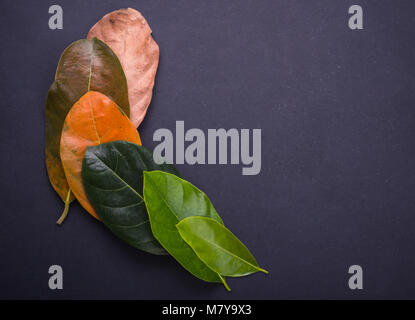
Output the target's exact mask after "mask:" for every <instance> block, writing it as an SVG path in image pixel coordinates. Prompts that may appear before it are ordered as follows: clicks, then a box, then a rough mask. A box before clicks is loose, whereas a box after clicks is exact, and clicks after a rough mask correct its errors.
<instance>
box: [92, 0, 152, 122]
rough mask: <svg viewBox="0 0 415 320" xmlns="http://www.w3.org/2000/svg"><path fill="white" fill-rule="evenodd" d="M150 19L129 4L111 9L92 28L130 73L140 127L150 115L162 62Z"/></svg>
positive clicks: (133, 118)
mask: <svg viewBox="0 0 415 320" xmlns="http://www.w3.org/2000/svg"><path fill="white" fill-rule="evenodd" d="M151 32H152V31H151V29H150V26H149V25H148V23H147V21H146V19H145V18H144V17H143V16H142V15H141V13H140V12H138V11H137V10H134V9H131V8H128V9H120V10H116V11H113V12H111V13H108V14H107V15H105V16H104V17H103V18H102V19H101V20H99V21H98V22H97V23H96V24H95V25H94V26H93V27H92V28H91V30H90V31H89V33H88V37H87V38H88V39H91V38H93V37H97V38H98V39H100V40H101V41H103V42H105V43H106V44H107V45H108V46H109V47H110V48H111V49H112V51H114V53H115V54H116V55H117V56H118V59H119V60H120V62H121V65H122V67H123V69H124V73H125V76H126V77H127V84H128V98H129V101H130V119H131V122H132V123H133V124H134V125H135V126H136V127H138V126H139V125H140V123H141V121H143V119H144V116H145V115H146V112H147V108H148V106H149V104H150V101H151V97H152V94H153V86H154V78H155V76H156V72H157V67H158V62H159V47H158V45H157V43H156V42H155V41H154V39H153V37H152V36H151Z"/></svg>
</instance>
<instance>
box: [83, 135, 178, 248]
mask: <svg viewBox="0 0 415 320" xmlns="http://www.w3.org/2000/svg"><path fill="white" fill-rule="evenodd" d="M144 170H146V171H149V170H164V171H167V172H171V173H175V174H178V172H177V170H176V169H175V168H174V167H173V166H172V165H168V164H163V165H157V164H156V163H154V161H153V155H152V153H151V151H149V150H147V149H146V148H144V147H142V146H138V145H136V144H134V143H130V142H127V141H114V142H109V143H104V144H100V145H98V146H95V147H88V148H87V150H86V152H85V156H84V159H83V164H82V179H83V184H84V188H85V192H86V195H87V197H88V200H89V201H90V202H91V204H92V206H93V207H94V209H95V211H96V212H97V214H98V215H99V217H100V218H101V220H102V221H103V223H104V224H105V225H106V226H107V227H108V228H109V229H110V230H111V231H112V232H113V233H114V234H115V235H116V236H117V237H119V238H120V239H122V240H124V241H125V242H127V243H128V244H130V245H132V246H133V247H135V248H138V249H141V250H144V251H147V252H150V253H153V254H166V252H165V251H164V250H163V248H162V247H161V246H160V244H159V243H158V242H157V240H156V239H154V237H153V234H152V232H151V228H150V223H149V220H148V215H147V211H146V207H145V204H144V201H143V171H144Z"/></svg>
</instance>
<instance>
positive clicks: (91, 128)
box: [60, 91, 141, 219]
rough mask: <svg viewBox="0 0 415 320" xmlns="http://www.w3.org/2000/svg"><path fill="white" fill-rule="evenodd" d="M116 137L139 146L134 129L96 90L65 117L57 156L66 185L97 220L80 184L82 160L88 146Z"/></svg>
mask: <svg viewBox="0 0 415 320" xmlns="http://www.w3.org/2000/svg"><path fill="white" fill-rule="evenodd" d="M116 140H125V141H129V142H133V143H135V144H138V145H141V141H140V136H139V135H138V132H137V129H136V128H135V127H134V125H133V124H132V123H131V121H130V120H129V119H128V117H127V116H126V115H125V114H124V113H123V112H122V111H121V110H120V109H119V108H118V106H117V105H116V104H115V103H114V102H113V101H112V100H111V99H109V98H108V97H107V96H105V95H103V94H102V93H99V92H96V91H90V92H88V93H86V94H85V95H83V96H82V97H81V99H80V100H79V101H78V102H77V103H75V104H74V106H73V107H72V109H71V110H70V111H69V113H68V115H67V116H66V119H65V123H64V125H63V130H62V137H61V143H60V156H61V159H62V165H63V169H64V171H65V176H66V179H67V181H68V184H69V187H70V188H71V190H72V192H73V193H74V195H75V197H76V198H77V199H78V201H79V202H80V203H81V205H82V206H83V207H84V208H85V209H86V210H87V211H88V212H89V213H90V214H91V215H93V216H94V217H95V218H97V219H99V218H98V215H97V214H96V213H95V211H94V209H93V208H92V206H91V204H90V202H89V201H88V198H87V196H86V194H85V190H84V187H83V184H82V160H83V157H84V154H85V151H86V148H87V147H89V146H96V145H99V144H101V143H105V142H110V141H116Z"/></svg>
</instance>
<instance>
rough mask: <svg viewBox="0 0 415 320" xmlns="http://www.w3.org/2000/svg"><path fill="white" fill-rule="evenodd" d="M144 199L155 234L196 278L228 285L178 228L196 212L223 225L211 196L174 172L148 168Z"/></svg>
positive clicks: (145, 174) (165, 247)
mask: <svg viewBox="0 0 415 320" xmlns="http://www.w3.org/2000/svg"><path fill="white" fill-rule="evenodd" d="M144 202H145V204H146V207H147V212H148V216H149V218H150V224H151V230H152V231H153V235H154V237H155V238H156V239H157V240H158V241H159V242H160V244H161V245H162V246H163V247H164V249H166V251H167V252H168V253H170V254H171V255H172V256H173V257H174V258H175V259H176V260H177V261H178V262H179V263H180V264H181V265H182V266H183V267H184V268H185V269H186V270H187V271H189V272H190V273H191V274H193V275H194V276H195V277H197V278H199V279H202V280H204V281H208V282H222V283H224V285H225V286H226V283H225V280H224V279H223V277H221V276H220V275H219V274H218V273H216V272H214V271H212V270H211V269H210V268H209V267H208V266H206V265H205V264H204V263H203V262H202V261H201V260H200V259H199V258H198V257H197V255H196V254H195V252H194V251H193V250H192V248H191V247H190V246H189V245H188V244H187V243H186V242H185V241H184V240H183V239H182V237H181V236H180V234H179V232H178V230H177V228H176V224H177V223H178V222H180V221H181V220H183V219H184V218H187V217H190V216H195V215H196V216H203V217H209V218H212V219H214V220H215V221H217V222H218V224H223V222H222V220H221V218H220V217H219V215H218V214H217V212H216V210H215V208H214V207H213V205H212V204H211V202H210V200H209V198H208V197H207V196H206V195H205V194H204V193H203V192H202V191H200V190H199V189H197V188H196V187H195V186H193V185H192V184H191V183H189V182H187V181H185V180H183V179H180V178H179V177H177V176H175V175H172V174H169V173H166V172H161V171H152V172H148V171H146V172H144ZM226 287H227V286H226ZM227 288H228V287H227Z"/></svg>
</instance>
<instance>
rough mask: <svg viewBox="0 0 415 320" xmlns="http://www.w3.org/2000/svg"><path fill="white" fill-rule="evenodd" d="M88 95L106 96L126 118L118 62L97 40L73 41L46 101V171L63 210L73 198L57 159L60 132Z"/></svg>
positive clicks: (125, 95) (124, 87) (124, 86)
mask: <svg viewBox="0 0 415 320" xmlns="http://www.w3.org/2000/svg"><path fill="white" fill-rule="evenodd" d="M88 91H99V92H101V93H103V94H105V95H106V96H108V97H109V98H110V99H111V100H113V101H114V102H115V103H116V104H117V105H118V106H120V108H121V109H122V110H123V112H124V113H125V114H126V115H129V113H130V112H129V110H130V108H129V103H128V89H127V80H126V78H125V75H124V71H123V69H122V67H121V64H120V61H119V60H118V58H117V56H116V55H115V54H114V53H113V52H112V51H111V49H110V48H109V47H108V46H107V45H106V44H105V43H103V42H102V41H100V40H98V39H96V38H94V39H91V40H85V39H82V40H78V41H75V42H73V43H72V44H71V45H69V46H68V47H67V48H66V49H65V51H64V52H63V53H62V56H61V58H60V60H59V63H58V67H57V70H56V74H55V81H54V82H53V83H52V85H51V87H50V89H49V92H48V95H47V99H46V110H45V111H46V112H45V117H46V120H45V121H46V122H45V125H46V146H45V151H46V168H47V171H48V175H49V180H50V182H51V184H52V186H53V188H54V189H55V191H56V192H57V193H58V194H59V196H60V197H61V199H62V200H63V201H64V202H65V204H66V206H68V205H69V202H71V201H72V200H73V199H74V197H73V196H72V195H71V192H70V190H69V186H68V183H67V181H66V177H65V173H64V171H63V167H62V163H61V159H60V154H59V152H60V149H59V147H60V138H61V132H62V127H63V123H64V121H65V118H66V115H67V114H68V112H69V110H70V109H71V108H72V106H73V105H74V103H75V102H77V101H78V100H79V99H80V98H81V96H83V95H84V94H85V93H86V92H88ZM66 209H67V208H66Z"/></svg>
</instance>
